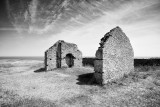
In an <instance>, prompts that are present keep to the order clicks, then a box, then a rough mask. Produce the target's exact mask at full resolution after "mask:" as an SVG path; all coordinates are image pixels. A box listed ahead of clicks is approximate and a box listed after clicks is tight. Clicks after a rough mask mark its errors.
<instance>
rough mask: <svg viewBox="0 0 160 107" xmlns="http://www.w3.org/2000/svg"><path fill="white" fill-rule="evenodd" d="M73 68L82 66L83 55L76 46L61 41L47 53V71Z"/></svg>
mask: <svg viewBox="0 0 160 107" xmlns="http://www.w3.org/2000/svg"><path fill="white" fill-rule="evenodd" d="M73 66H75V67H81V66H82V53H81V51H79V50H78V48H77V45H76V44H72V43H67V42H65V41H63V40H59V41H58V42H56V43H55V44H54V45H53V46H52V47H50V48H49V49H48V50H47V51H46V52H45V69H46V70H53V69H55V68H61V67H73Z"/></svg>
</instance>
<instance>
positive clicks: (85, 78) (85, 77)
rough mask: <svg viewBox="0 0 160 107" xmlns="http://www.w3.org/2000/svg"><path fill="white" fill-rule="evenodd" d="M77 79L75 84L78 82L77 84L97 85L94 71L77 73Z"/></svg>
mask: <svg viewBox="0 0 160 107" xmlns="http://www.w3.org/2000/svg"><path fill="white" fill-rule="evenodd" d="M77 80H78V82H77V83H76V84H78V85H98V84H97V83H96V82H95V79H94V73H87V74H81V75H78V78H77Z"/></svg>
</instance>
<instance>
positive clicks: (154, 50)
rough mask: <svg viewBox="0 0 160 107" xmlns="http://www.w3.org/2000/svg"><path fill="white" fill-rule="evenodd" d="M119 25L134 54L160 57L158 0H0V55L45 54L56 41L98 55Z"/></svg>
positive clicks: (91, 54) (87, 53) (86, 54)
mask: <svg viewBox="0 0 160 107" xmlns="http://www.w3.org/2000/svg"><path fill="white" fill-rule="evenodd" d="M116 26H120V27H121V29H122V30H123V31H124V33H125V34H126V35H127V36H128V37H129V39H130V42H131V44H132V46H133V49H134V54H135V57H159V56H160V0H0V56H43V55H44V51H45V50H47V49H48V48H49V47H50V46H52V45H53V44H54V43H55V42H56V41H58V40H65V41H66V42H71V43H75V44H77V45H78V48H79V49H80V50H81V51H82V53H83V56H95V52H96V50H97V49H98V46H99V42H100V39H101V38H102V37H103V36H104V34H105V33H107V32H108V31H109V30H111V29H112V28H114V27H116Z"/></svg>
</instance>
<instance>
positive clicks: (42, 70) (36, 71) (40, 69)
mask: <svg viewBox="0 0 160 107" xmlns="http://www.w3.org/2000/svg"><path fill="white" fill-rule="evenodd" d="M34 72H35V73H38V72H46V70H45V68H39V69H37V70H35V71H34Z"/></svg>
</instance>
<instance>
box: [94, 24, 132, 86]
mask: <svg viewBox="0 0 160 107" xmlns="http://www.w3.org/2000/svg"><path fill="white" fill-rule="evenodd" d="M94 70H95V73H94V76H95V78H96V81H97V82H98V83H100V84H106V83H108V82H111V81H114V80H117V79H119V78H121V77H123V76H124V74H128V73H130V72H131V71H133V70H134V52H133V48H132V46H131V44H130V41H129V39H128V37H127V36H126V35H125V33H123V31H122V30H121V28H120V27H116V28H114V29H112V30H110V32H108V33H107V34H105V36H104V37H103V38H102V39H101V41H100V47H99V48H98V50H97V51H96V60H95V62H94Z"/></svg>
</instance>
